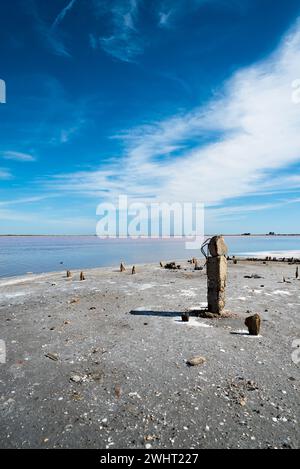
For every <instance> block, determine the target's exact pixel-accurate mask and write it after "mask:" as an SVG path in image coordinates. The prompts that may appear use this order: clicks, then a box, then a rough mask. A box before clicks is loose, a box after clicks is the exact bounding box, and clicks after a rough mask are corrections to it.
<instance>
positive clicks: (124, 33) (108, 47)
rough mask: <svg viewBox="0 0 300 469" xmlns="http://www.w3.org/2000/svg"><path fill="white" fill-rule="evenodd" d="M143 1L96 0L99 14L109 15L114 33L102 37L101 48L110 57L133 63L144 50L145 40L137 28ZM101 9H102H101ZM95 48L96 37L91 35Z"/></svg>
mask: <svg viewBox="0 0 300 469" xmlns="http://www.w3.org/2000/svg"><path fill="white" fill-rule="evenodd" d="M142 1H143V0H114V1H111V2H107V1H103V0H94V5H95V7H96V8H97V11H98V14H99V15H100V16H101V15H108V18H109V20H110V22H111V29H112V32H111V34H110V35H109V36H106V37H103V36H102V37H100V38H99V45H100V47H101V48H102V49H103V50H104V51H105V52H106V53H107V54H109V55H111V56H113V57H114V58H116V59H119V60H121V61H124V62H132V61H134V60H135V58H136V57H137V56H138V55H140V54H141V53H142V52H143V50H144V40H143V37H142V35H141V34H140V32H139V31H138V28H137V24H136V23H137V20H138V14H139V6H140V4H141V3H142ZM100 7H101V8H100ZM90 38H92V42H91V45H92V47H94V48H95V44H96V42H95V36H93V35H91V36H90Z"/></svg>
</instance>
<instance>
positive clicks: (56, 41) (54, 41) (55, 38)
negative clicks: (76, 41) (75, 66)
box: [26, 0, 71, 57]
mask: <svg viewBox="0 0 300 469" xmlns="http://www.w3.org/2000/svg"><path fill="white" fill-rule="evenodd" d="M26 8H27V9H28V11H29V13H30V15H31V16H32V18H33V20H34V27H35V29H36V30H37V31H38V33H39V34H40V36H41V37H42V38H43V40H44V42H45V44H46V45H47V46H48V48H50V50H51V51H52V52H53V53H54V54H56V55H59V56H62V57H70V56H71V55H70V53H69V51H68V49H67V47H66V46H65V44H64V41H63V39H62V38H61V36H60V35H59V33H58V32H57V31H56V27H53V26H54V24H55V21H56V20H55V21H54V23H53V24H52V25H51V24H48V23H47V22H46V21H44V20H43V19H42V17H41V15H40V13H39V11H38V8H37V5H36V3H35V1H34V0H28V2H27V3H26ZM57 18H58V17H57ZM57 18H56V19H57Z"/></svg>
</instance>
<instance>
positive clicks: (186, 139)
mask: <svg viewBox="0 0 300 469" xmlns="http://www.w3.org/2000/svg"><path fill="white" fill-rule="evenodd" d="M299 53H300V21H298V22H297V24H296V26H295V28H294V29H293V30H292V31H291V32H290V33H289V34H288V36H287V37H286V38H285V40H284V41H283V42H282V44H281V45H280V47H279V48H278V49H277V50H276V51H275V52H274V53H273V54H272V55H271V56H270V57H268V58H266V59H265V60H263V61H261V62H259V63H257V64H254V65H252V66H250V67H247V68H244V69H241V70H239V71H238V72H237V73H235V74H234V75H233V76H232V78H231V79H230V80H229V81H227V82H226V83H225V84H224V87H223V89H222V90H220V91H219V93H218V95H217V96H216V97H215V98H214V99H212V100H211V101H210V102H209V103H208V104H206V105H204V106H202V107H200V108H195V109H192V110H191V111H190V112H187V113H183V114H179V115H175V116H171V117H169V118H167V119H165V120H162V121H158V122H153V123H149V125H147V126H142V127H138V128H135V129H131V130H130V131H127V132H125V133H123V134H120V135H118V136H117V138H119V139H120V140H121V141H122V144H123V147H124V152H123V153H122V155H121V156H120V157H119V158H117V159H116V161H115V162H114V163H113V164H111V165H110V167H106V168H105V171H103V170H102V169H101V168H99V169H97V170H96V171H85V172H77V173H73V174H63V175H57V177H56V178H55V179H54V180H53V181H52V185H53V187H54V188H55V189H56V190H57V189H59V190H64V191H72V192H81V193H85V194H90V195H92V196H93V197H94V196H95V195H97V194H98V197H99V198H110V199H113V198H114V197H116V196H117V195H118V194H123V193H127V194H128V195H129V196H131V197H132V198H136V199H144V200H148V201H149V200H151V199H152V200H153V199H155V200H169V201H191V200H192V201H195V200H198V201H202V202H204V203H205V204H207V205H209V206H213V205H217V204H224V203H226V201H228V200H230V199H231V200H232V199H235V198H239V197H241V196H245V195H250V194H255V193H257V192H260V191H262V190H264V191H266V192H268V191H272V190H274V189H275V190H282V192H284V191H285V190H286V191H288V190H289V187H288V185H287V179H285V181H284V180H281V181H280V180H279V179H278V177H277V176H276V174H277V172H278V170H279V169H282V168H285V170H286V176H285V178H288V177H293V174H292V173H290V172H289V167H290V166H291V165H295V164H298V163H300V132H299V128H300V106H299V105H296V104H295V102H294V101H293V99H292V92H293V89H292V83H293V82H294V80H295V79H296V78H297V77H300V63H299V60H298V58H299ZM207 140H209V141H207ZM120 167H122V171H120ZM296 179H297V178H296ZM296 179H295V178H294V181H293V184H294V186H295V187H296V186H297V187H298V189H300V185H299V184H298V183H299V179H297V180H296ZM297 184H298V185H297Z"/></svg>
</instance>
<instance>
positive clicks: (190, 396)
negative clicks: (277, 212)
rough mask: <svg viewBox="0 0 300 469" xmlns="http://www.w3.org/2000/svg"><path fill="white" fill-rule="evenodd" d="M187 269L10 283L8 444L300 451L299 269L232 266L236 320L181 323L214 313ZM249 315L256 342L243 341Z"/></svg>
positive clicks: (4, 324) (0, 432)
mask: <svg viewBox="0 0 300 469" xmlns="http://www.w3.org/2000/svg"><path fill="white" fill-rule="evenodd" d="M182 266H183V269H182V270H180V271H176V272H175V271H167V270H164V269H161V268H160V267H159V266H156V265H155V266H154V265H147V266H138V267H137V274H136V275H131V271H130V270H127V271H126V272H125V273H122V274H121V273H120V272H118V271H117V269H115V270H114V269H107V268H106V269H97V270H90V271H87V272H85V274H86V281H84V282H79V280H78V279H79V273H78V272H74V273H73V278H72V279H71V280H68V279H66V278H65V276H64V275H63V274H61V273H53V274H45V275H38V276H32V275H31V276H30V275H27V276H25V277H22V278H14V279H2V280H1V281H0V322H1V329H0V331H1V332H0V339H2V340H4V341H5V343H6V349H7V350H6V351H7V358H6V363H5V364H0V446H1V447H2V448H40V447H42V448H152V449H160V448H173V449H175V448H176V449H179V448H189V449H192V448H195V449H198V448H298V447H299V423H298V421H299V377H300V373H299V362H300V351H299V349H297V348H295V347H296V345H297V344H298V345H299V344H300V342H295V341H297V339H298V340H299V339H300V328H299V314H300V281H299V280H296V279H295V266H291V265H288V264H277V263H269V265H263V263H262V262H239V263H238V264H237V265H233V264H231V263H230V265H229V280H228V289H227V310H228V311H230V312H231V313H236V317H233V318H227V319H219V320H212V319H200V318H197V317H191V320H190V322H189V323H183V322H181V312H182V311H185V310H186V309H193V308H199V307H204V306H205V305H206V303H205V302H206V276H205V272H204V271H197V272H194V271H193V270H192V267H191V266H190V265H189V264H187V263H186V264H185V263H184V264H182ZM252 274H258V275H259V276H261V277H263V278H256V279H255V278H251V279H247V278H244V277H245V276H247V275H250V276H251V275H252ZM283 276H285V278H286V280H287V282H285V283H283V281H282V278H283ZM289 282H290V283H289ZM248 310H249V311H251V312H252V313H256V312H257V313H259V314H261V316H262V319H263V322H262V331H261V336H259V337H250V336H249V335H247V333H245V326H244V320H245V318H246V317H247V315H249V313H247V311H248ZM52 355H53V356H52ZM198 355H200V356H202V357H204V358H205V359H206V363H205V364H203V365H200V366H196V367H189V366H188V365H187V363H186V361H187V360H188V359H189V358H191V357H193V356H198ZM53 358H54V359H53Z"/></svg>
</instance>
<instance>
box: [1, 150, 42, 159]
mask: <svg viewBox="0 0 300 469" xmlns="http://www.w3.org/2000/svg"><path fill="white" fill-rule="evenodd" d="M1 156H2V158H4V159H5V160H14V161H20V162H27V161H35V158H34V157H33V156H32V155H30V154H29V153H20V152H17V151H4V152H2V153H1Z"/></svg>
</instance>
